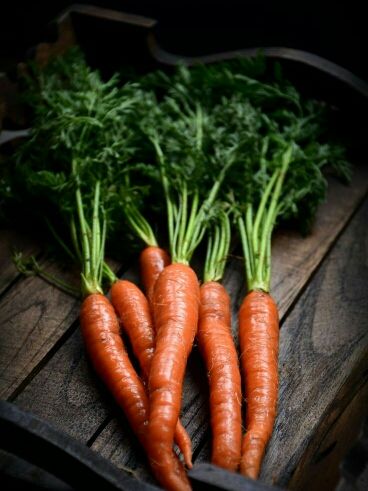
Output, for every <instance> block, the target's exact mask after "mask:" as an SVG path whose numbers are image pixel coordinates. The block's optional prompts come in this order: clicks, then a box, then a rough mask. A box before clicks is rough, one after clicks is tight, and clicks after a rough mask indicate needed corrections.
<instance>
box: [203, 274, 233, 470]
mask: <svg viewBox="0 0 368 491" xmlns="http://www.w3.org/2000/svg"><path fill="white" fill-rule="evenodd" d="M200 300H201V303H200V308H199V326H198V335H197V336H198V345H199V348H200V350H201V353H202V355H203V358H204V360H205V362H206V367H207V371H208V377H209V383H210V412H211V427H212V438H213V442H212V459H211V460H212V462H213V463H214V464H216V465H218V466H220V467H223V468H224V469H228V470H230V471H235V470H237V468H238V466H239V462H240V453H241V440H242V417H241V380H240V371H239V363H238V354H237V352H236V349H235V345H234V340H233V337H232V334H231V327H230V325H231V315H230V298H229V295H228V294H227V292H226V290H225V288H224V287H223V286H222V285H221V284H220V283H218V282H216V281H210V282H206V283H204V284H203V285H202V286H201V290H200Z"/></svg>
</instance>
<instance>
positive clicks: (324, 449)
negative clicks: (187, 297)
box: [0, 166, 368, 490]
mask: <svg viewBox="0 0 368 491" xmlns="http://www.w3.org/2000/svg"><path fill="white" fill-rule="evenodd" d="M367 190H368V167H364V166H362V167H361V168H359V169H357V171H356V173H355V175H354V180H353V183H352V185H351V186H350V187H345V186H343V185H341V184H339V183H337V182H331V185H330V188H329V195H328V200H327V202H326V203H325V204H324V205H323V206H322V207H321V209H320V211H319V214H318V217H317V220H316V223H315V226H314V228H313V231H312V233H311V235H309V236H308V237H306V238H302V237H300V236H299V235H298V234H297V233H295V232H291V231H285V232H280V233H278V234H277V236H276V237H275V240H274V243H273V294H274V296H275V298H276V300H277V302H278V305H279V308H280V314H281V319H282V327H281V344H280V382H281V387H280V401H279V415H278V419H277V423H276V426H275V431H274V435H273V438H272V441H271V443H270V445H269V447H268V450H267V454H266V458H265V463H264V466H263V470H262V480H263V481H265V482H267V483H277V484H279V485H282V486H287V485H288V486H290V487H291V488H292V489H296V490H304V489H310V488H308V485H307V483H308V482H309V481H308V480H309V479H310V477H311V476H312V477H313V479H314V481H313V482H314V483H315V487H314V488H313V489H317V490H318V489H333V486H334V485H335V482H336V479H337V477H338V472H337V468H336V465H337V463H338V461H339V459H340V457H341V456H342V455H343V453H344V451H345V450H346V446H347V445H348V443H349V438H350V439H352V435H353V434H354V432H356V431H357V428H358V422H359V419H360V417H361V415H362V412H363V408H364V407H365V401H366V398H367V392H368V391H367V384H366V378H367V373H366V367H367V351H368V331H367V329H366V318H367V314H368V290H367V288H366V284H367V281H368V234H367V226H366V224H367V221H368V202H367V201H365V196H366V194H367ZM362 203H363V204H362ZM11 238H12V235H11V233H10V232H7V233H6V234H2V235H1V238H0V251H1V256H0V265H1V267H2V271H4V272H5V273H4V274H3V273H2V274H1V282H0V324H1V330H0V393H1V397H2V398H4V399H5V398H7V399H9V400H12V401H13V402H14V403H15V404H17V405H19V406H20V407H21V408H23V409H26V410H29V411H32V412H34V413H35V414H36V415H38V416H40V417H42V418H44V419H45V420H47V421H49V422H51V423H53V424H54V425H55V426H56V427H58V428H60V429H62V430H64V431H66V432H67V433H69V434H70V435H73V436H74V437H76V438H77V439H78V440H80V441H82V442H84V443H86V444H87V445H89V446H91V447H92V448H93V449H95V450H97V451H98V452H100V453H101V454H102V455H104V456H105V457H107V458H108V459H110V460H111V461H112V462H113V463H114V464H116V465H117V466H118V467H119V468H121V469H123V470H125V471H127V472H129V473H132V474H133V475H134V476H136V477H137V478H139V479H147V480H151V479H152V478H151V476H150V474H149V472H148V471H147V467H146V463H145V459H144V455H143V454H142V452H141V450H140V448H139V445H138V443H137V441H136V440H135V438H134V436H133V434H132V432H131V431H130V429H129V427H128V425H127V423H126V420H125V419H124V416H123V415H122V414H121V412H120V410H119V409H118V408H117V407H116V405H115V403H114V401H113V400H112V399H111V397H110V396H109V394H108V393H107V392H106V390H105V389H104V387H103V386H102V384H101V383H100V382H99V380H98V379H97V377H96V376H95V374H94V372H93V370H92V368H91V366H90V365H89V363H88V361H87V360H86V357H85V352H84V348H83V344H82V340H81V336H80V332H79V326H78V321H77V317H78V301H77V300H76V299H75V298H72V297H70V296H69V295H67V294H66V293H63V292H61V291H59V290H57V289H55V288H53V287H51V286H50V285H48V284H47V283H46V282H44V281H43V280H41V279H39V278H34V277H31V278H21V277H20V276H19V275H18V274H17V273H16V271H15V270H14V268H13V266H12V264H11V260H10V249H9V246H10V244H11V242H12V240H11ZM19 240H20V242H19ZM22 241H23V242H22ZM22 243H24V247H25V249H26V250H27V251H29V250H32V246H30V245H29V244H27V241H26V239H25V238H22V239H18V245H21V244H22ZM27 248H28V249H27ZM44 261H45V262H44V264H45V265H46V266H47V268H49V269H50V270H52V271H56V272H57V273H58V274H60V275H64V274H65V273H64V269H65V268H63V265H58V264H56V263H54V262H50V261H49V260H47V259H45V260H44ZM118 267H119V265H116V268H118ZM125 276H128V277H133V278H134V277H135V269H134V268H133V269H132V270H130V271H128V272H127V273H126V274H125ZM224 284H225V286H226V287H227V289H228V291H229V293H230V295H231V298H232V303H233V329H234V334H235V335H236V330H237V323H236V312H237V308H238V306H239V303H240V302H241V299H242V297H243V295H244V291H245V290H244V274H243V264H242V261H241V260H239V259H237V258H235V257H234V258H232V259H231V260H230V262H229V265H228V268H227V271H226V274H225V279H224ZM207 392H208V389H207V383H206V372H205V368H204V365H203V364H202V362H201V359H200V357H199V354H198V352H197V349H196V348H194V349H193V353H192V355H191V357H190V360H189V364H188V370H187V376H186V381H185V387H184V394H183V406H182V421H183V423H184V425H185V426H186V427H187V430H188V432H189V434H190V435H191V437H192V441H193V449H194V457H195V459H196V461H197V462H204V461H206V460H208V457H209V437H210V434H209V428H208V420H209V414H208V404H207V399H208V398H207ZM351 418H353V420H354V425H352V424H350V423H349V420H351ZM0 460H1V456H0ZM327 471H328V473H327ZM327 474H328V476H329V477H328V483H329V487H327V488H326V487H321V486H322V483H321V481H320V476H321V475H324V476H325V475H327ZM324 484H325V483H324ZM324 484H323V485H324Z"/></svg>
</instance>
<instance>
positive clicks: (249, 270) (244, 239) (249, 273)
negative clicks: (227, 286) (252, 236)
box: [238, 216, 254, 286]
mask: <svg viewBox="0 0 368 491" xmlns="http://www.w3.org/2000/svg"><path fill="white" fill-rule="evenodd" d="M238 228H239V233H240V240H241V243H242V246H243V254H244V258H245V273H246V277H247V284H248V286H249V284H250V283H251V281H252V278H253V275H254V269H253V267H252V265H253V263H254V259H253V258H252V257H251V251H250V249H249V243H250V241H249V239H248V236H247V232H246V228H245V224H244V220H243V217H242V216H239V217H238Z"/></svg>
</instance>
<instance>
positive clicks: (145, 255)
mask: <svg viewBox="0 0 368 491" xmlns="http://www.w3.org/2000/svg"><path fill="white" fill-rule="evenodd" d="M170 262H171V261H170V256H169V255H168V253H167V252H166V251H165V250H164V249H161V247H155V246H148V247H145V248H144V249H143V251H142V252H141V254H140V256H139V266H140V273H141V281H142V284H143V288H144V291H145V292H146V296H147V298H148V302H149V304H150V305H152V299H153V290H154V287H155V284H156V281H157V279H158V277H159V276H160V274H161V272H162V271H163V270H164V268H166V266H168V265H169V264H170Z"/></svg>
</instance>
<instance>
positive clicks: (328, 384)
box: [262, 203, 368, 489]
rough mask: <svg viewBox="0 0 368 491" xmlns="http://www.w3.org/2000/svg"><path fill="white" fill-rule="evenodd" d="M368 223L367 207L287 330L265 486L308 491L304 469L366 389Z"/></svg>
mask: <svg viewBox="0 0 368 491" xmlns="http://www.w3.org/2000/svg"><path fill="white" fill-rule="evenodd" d="M367 221H368V203H365V205H364V207H363V209H362V210H361V211H360V212H359V214H358V215H357V216H356V217H355V218H354V220H353V222H352V224H351V226H350V227H349V228H348V230H347V231H346V232H345V233H344V234H343V236H342V238H341V239H340V240H339V242H338V243H337V245H336V247H335V248H334V249H333V250H332V252H331V254H330V255H329V257H328V260H327V261H326V262H325V263H324V264H323V266H322V268H321V269H320V271H319V272H318V274H317V275H316V277H315V278H314V279H313V281H312V282H311V284H310V285H309V287H308V288H307V290H306V292H305V293H304V294H303V296H302V297H301V299H300V300H299V302H298V303H297V305H296V307H295V309H294V310H293V311H292V313H291V315H290V316H289V317H288V318H287V320H286V322H285V324H284V325H283V326H282V329H281V340H280V342H281V344H280V357H279V367H280V380H281V387H280V393H279V414H278V417H277V421H276V425H275V430H274V433H273V437H272V440H271V442H270V445H269V448H268V451H267V455H266V458H265V462H264V466H263V469H262V478H263V479H264V480H265V481H267V482H276V483H278V484H280V485H286V484H287V483H288V482H289V481H290V479H291V478H292V476H294V477H293V481H292V482H293V488H294V489H302V488H303V486H305V481H304V484H303V482H302V481H303V480H302V479H301V475H302V474H304V478H305V473H304V472H302V469H303V468H304V469H306V468H307V467H308V466H310V465H311V459H312V458H314V457H316V454H317V453H318V452H317V450H318V449H323V448H324V442H325V440H326V438H327V437H328V433H329V431H328V430H329V429H330V428H331V425H333V424H336V422H337V420H338V419H340V418H343V417H344V411H345V409H346V407H347V405H348V404H347V403H348V402H350V401H352V399H354V398H355V397H356V395H357V393H358V392H360V391H362V390H363V389H364V386H365V384H366V383H367V380H368V373H367V370H366V368H367V360H368V330H367V327H366V319H367V314H368V290H367V288H366V285H367V282H368V263H367V258H368V234H367V227H366V224H367ZM306 452H308V454H306ZM307 456H309V457H308V458H307ZM303 457H304V458H303Z"/></svg>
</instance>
